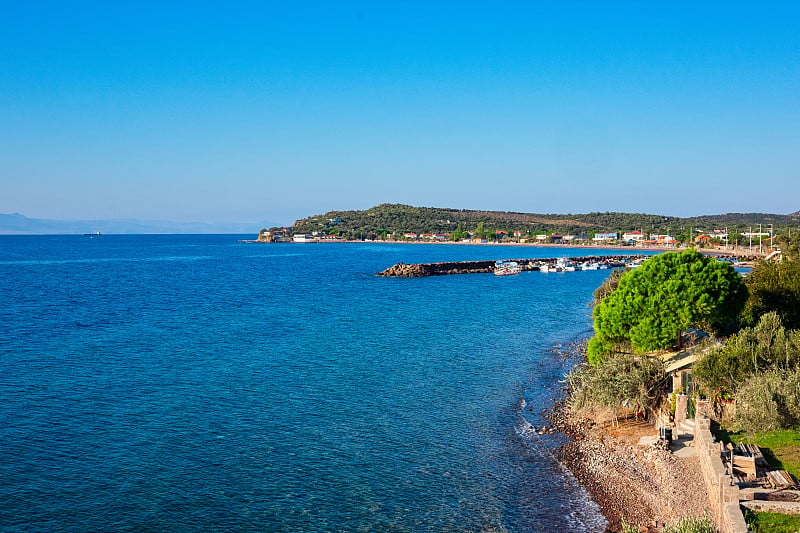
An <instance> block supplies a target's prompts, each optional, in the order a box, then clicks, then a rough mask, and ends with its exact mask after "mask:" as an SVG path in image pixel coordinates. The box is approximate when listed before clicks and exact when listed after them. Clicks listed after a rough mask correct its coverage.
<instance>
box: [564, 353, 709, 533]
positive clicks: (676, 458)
mask: <svg viewBox="0 0 800 533" xmlns="http://www.w3.org/2000/svg"><path fill="white" fill-rule="evenodd" d="M576 355H578V356H579V357H582V358H585V348H581V349H580V350H578V353H577V354H576ZM568 397H569V391H566V392H565V394H564V396H563V397H562V399H561V400H560V401H558V402H556V404H555V405H554V406H553V407H552V408H551V410H550V413H549V414H548V419H549V422H550V425H551V427H552V428H553V429H554V430H556V431H558V432H559V433H561V434H562V435H564V436H565V437H566V438H567V439H568V442H567V443H566V444H564V445H562V446H560V447H559V448H557V449H556V450H555V457H556V458H557V459H558V460H559V461H560V462H561V464H563V465H564V466H565V467H566V468H567V469H568V470H569V471H570V472H572V474H573V475H574V476H575V478H576V479H577V480H578V481H579V482H580V484H581V486H583V487H584V488H585V489H586V491H587V492H588V493H589V494H590V496H591V498H592V500H593V501H594V502H595V503H596V504H597V505H598V507H599V508H600V512H601V513H602V514H603V516H604V517H605V518H606V520H607V521H608V525H607V526H606V533H611V532H619V531H621V529H622V523H623V522H624V523H625V524H628V525H632V526H634V527H635V528H638V530H639V531H640V532H642V533H657V532H660V531H662V529H663V528H664V526H665V525H666V524H669V523H673V522H675V521H676V520H678V519H680V518H683V517H689V516H692V517H705V516H708V515H709V511H710V509H711V504H710V502H709V498H708V493H707V488H706V485H705V482H704V480H703V478H702V474H701V472H700V463H699V458H698V457H697V456H696V453H694V449H693V448H692V445H691V441H690V440H685V439H678V438H676V440H675V442H674V443H673V450H667V449H665V448H663V447H659V446H658V445H657V444H649V445H646V446H642V445H639V444H638V441H639V438H640V437H642V436H657V435H658V431H657V429H656V428H655V427H654V426H652V425H651V424H650V423H649V422H645V421H641V420H636V419H633V420H630V419H627V420H625V419H621V420H620V421H619V424H618V425H616V426H615V425H613V424H611V422H610V421H605V420H603V419H602V418H598V417H589V416H585V415H583V414H581V415H578V414H575V413H573V412H572V411H570V409H569V408H568V407H567V405H566V402H567V399H568Z"/></svg>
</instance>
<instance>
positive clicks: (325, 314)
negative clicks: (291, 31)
mask: <svg viewBox="0 0 800 533" xmlns="http://www.w3.org/2000/svg"><path fill="white" fill-rule="evenodd" d="M237 239H238V238H237V236H220V235H210V236H112V235H108V236H106V235H104V236H101V237H95V238H89V237H81V236H74V237H73V236H68V237H28V236H26V237H16V236H14V237H0V303H2V305H0V323H2V329H0V376H2V377H0V395H2V398H3V402H2V403H0V451H1V452H2V458H3V460H2V461H0V480H2V483H0V502H1V503H2V505H0V530H2V531H201V530H202V531H210V530H214V531H221V530H236V531H280V532H284V531H285V532H290V531H292V532H294V531H411V532H416V531H468V530H471V531H549V532H555V531H576V532H581V531H602V530H603V526H604V520H603V519H602V517H601V516H600V515H599V513H598V512H597V509H596V506H594V504H592V503H591V502H590V501H589V499H588V497H587V495H586V493H585V491H584V490H583V489H582V488H581V487H580V486H579V485H578V484H577V483H576V482H575V481H574V479H573V478H572V477H571V476H570V475H569V474H568V473H566V472H565V471H564V469H563V468H562V467H561V466H560V465H559V464H558V463H557V462H556V461H555V460H554V459H553V457H552V455H551V450H552V449H553V447H555V446H557V445H558V444H559V443H560V442H561V441H560V439H559V437H557V436H545V437H539V436H538V435H536V433H535V432H533V431H531V430H530V428H529V424H532V425H534V426H536V427H540V426H542V425H544V424H545V423H546V421H545V420H544V418H543V414H542V410H543V409H546V408H547V407H549V406H550V405H551V402H552V399H553V398H554V397H558V396H559V395H560V394H561V386H562V384H561V383H559V379H561V378H562V377H563V375H564V373H565V372H566V371H567V370H568V369H569V368H570V366H571V365H572V364H574V360H572V359H571V358H569V357H565V356H564V355H562V354H559V353H556V352H554V349H555V348H558V347H560V346H564V347H566V345H568V344H569V343H572V342H574V341H576V340H579V339H581V338H584V337H586V336H587V335H588V334H589V333H590V331H591V327H590V309H589V308H588V306H587V303H588V302H589V300H590V298H591V293H592V291H593V290H594V289H595V288H596V287H597V286H598V285H599V284H600V283H601V282H602V281H603V279H604V278H605V277H606V276H607V275H608V272H609V271H588V272H568V273H560V274H542V273H537V272H527V273H522V274H520V275H518V276H510V277H495V276H491V275H483V274H474V275H460V276H444V277H433V278H417V279H393V278H380V277H376V276H374V274H375V273H376V272H378V271H380V270H383V269H384V268H386V267H388V266H390V265H392V264H394V263H396V262H400V261H403V262H406V263H414V262H430V261H451V260H469V259H502V258H521V257H549V256H552V255H554V249H541V248H527V247H526V248H508V247H494V246H459V245H453V246H433V245H400V244H396V245H392V244H377V243H375V244H373V243H365V244H273V245H257V244H240V243H238V241H237ZM577 253H602V252H598V251H597V250H581V252H575V251H572V250H568V249H558V254H557V255H574V254H577Z"/></svg>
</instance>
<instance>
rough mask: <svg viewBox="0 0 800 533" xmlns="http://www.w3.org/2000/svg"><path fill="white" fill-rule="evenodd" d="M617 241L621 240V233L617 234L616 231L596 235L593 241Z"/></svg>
mask: <svg viewBox="0 0 800 533" xmlns="http://www.w3.org/2000/svg"><path fill="white" fill-rule="evenodd" d="M617 239H619V233H617V232H616V231H610V232H605V233H595V234H594V237H592V240H593V241H594V242H610V241H616V240H617Z"/></svg>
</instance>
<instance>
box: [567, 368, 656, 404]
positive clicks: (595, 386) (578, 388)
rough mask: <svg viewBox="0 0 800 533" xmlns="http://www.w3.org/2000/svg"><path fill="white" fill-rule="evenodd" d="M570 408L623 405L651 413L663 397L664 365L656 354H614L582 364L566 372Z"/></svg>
mask: <svg viewBox="0 0 800 533" xmlns="http://www.w3.org/2000/svg"><path fill="white" fill-rule="evenodd" d="M568 379H569V383H570V386H571V388H572V394H571V395H570V405H571V407H572V408H573V409H576V410H580V409H584V408H589V409H593V408H604V409H609V410H611V411H612V412H613V413H617V412H618V411H619V410H620V408H622V407H623V406H628V407H632V408H634V409H635V410H636V411H637V412H640V413H641V412H643V413H648V412H653V411H654V410H655V409H656V408H657V407H658V406H659V404H660V402H661V399H662V395H661V392H662V389H663V386H664V383H665V374H664V365H663V363H662V362H661V360H660V359H658V358H657V357H649V356H646V355H645V356H636V355H630V354H628V355H617V356H614V357H611V358H610V359H607V360H605V361H601V362H600V363H598V364H596V365H583V366H582V367H580V368H578V369H577V370H575V371H573V372H572V373H571V374H570V375H569V378H568Z"/></svg>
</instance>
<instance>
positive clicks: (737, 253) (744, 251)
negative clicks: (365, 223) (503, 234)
mask: <svg viewBox="0 0 800 533" xmlns="http://www.w3.org/2000/svg"><path fill="white" fill-rule="evenodd" d="M239 242H242V243H251V244H337V243H338V244H344V243H347V244H353V243H358V244H365V243H369V244H404V245H413V244H420V245H426V246H430V245H445V246H453V245H460V246H503V247H521V248H526V247H530V248H556V249H558V248H562V249H581V248H586V249H590V250H628V251H630V252H631V253H636V252H638V251H643V252H680V251H683V250H686V249H688V248H694V247H687V246H683V247H676V246H672V247H665V246H626V245H621V244H594V243H591V244H552V243H530V242H451V241H362V240H344V239H337V240H315V241H309V242H290V241H285V242H280V243H271V242H267V241H259V240H257V239H254V240H241V241H239ZM696 250H697V251H698V252H700V253H704V254H710V255H717V256H723V257H725V256H732V257H751V258H754V259H761V258H764V257H766V256H767V255H768V254H769V252H770V251H769V250H767V251H761V252H759V251H758V250H750V249H748V248H742V247H739V248H738V249H737V248H731V249H727V250H726V249H719V248H696Z"/></svg>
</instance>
